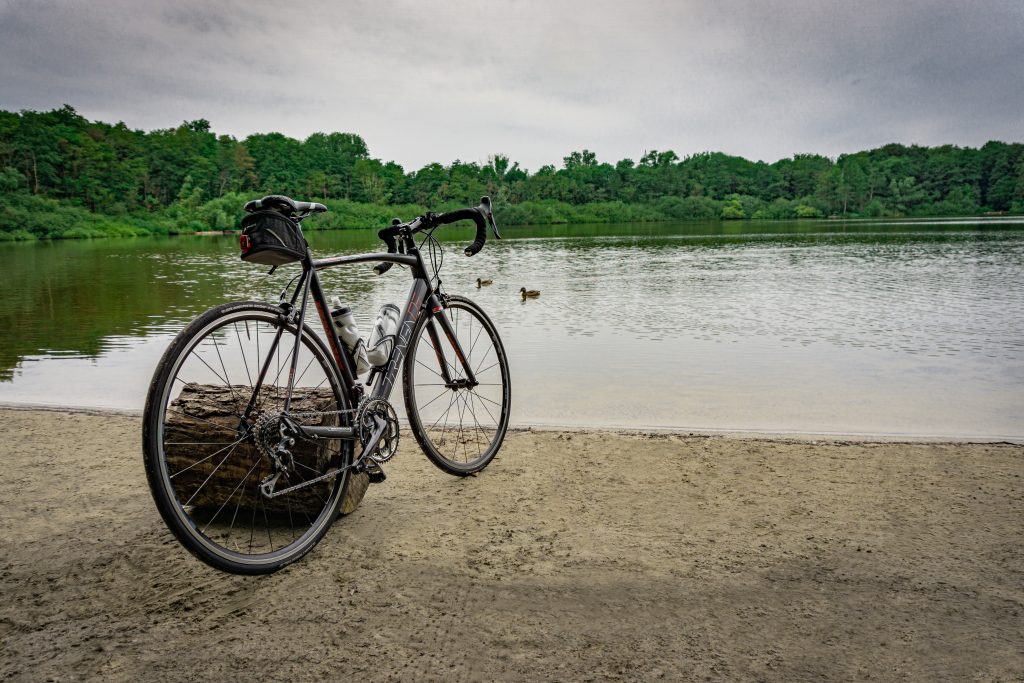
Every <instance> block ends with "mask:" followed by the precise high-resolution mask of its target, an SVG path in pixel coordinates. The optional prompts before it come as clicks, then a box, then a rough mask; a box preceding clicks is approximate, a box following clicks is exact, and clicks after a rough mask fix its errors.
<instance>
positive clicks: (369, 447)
mask: <svg viewBox="0 0 1024 683" xmlns="http://www.w3.org/2000/svg"><path fill="white" fill-rule="evenodd" d="M373 419H374V421H375V422H376V423H377V429H375V430H374V431H373V434H371V435H370V440H369V441H367V442H366V443H365V444H363V452H362V453H360V455H359V460H363V458H364V457H365V456H366V454H367V453H373V452H374V451H375V450H377V444H378V443H379V442H380V438H381V437H382V436H384V430H386V429H387V427H388V423H387V422H385V421H384V420H382V419H380V418H379V417H376V416H374V418H373Z"/></svg>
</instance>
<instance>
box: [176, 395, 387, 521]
mask: <svg viewBox="0 0 1024 683" xmlns="http://www.w3.org/2000/svg"><path fill="white" fill-rule="evenodd" d="M251 391H252V389H251V388H250V387H248V386H231V387H229V386H227V385H206V384H194V383H192V384H187V385H185V387H184V388H183V389H182V391H181V393H180V394H179V395H178V396H177V397H176V398H175V399H174V400H173V401H171V405H170V408H169V409H168V416H167V421H166V423H165V428H164V452H165V454H166V459H167V467H168V470H169V472H170V474H171V481H172V482H173V485H174V488H175V492H176V493H177V496H178V499H179V500H180V501H181V502H182V503H186V504H188V505H191V506H193V507H195V508H206V509H211V510H213V511H216V510H217V509H220V508H221V506H224V507H225V508H227V509H229V510H230V513H231V514H235V512H234V510H235V509H238V510H250V511H251V510H258V511H259V512H260V513H261V514H262V512H263V511H264V510H265V511H266V512H267V513H268V514H271V513H280V514H291V515H305V516H314V515H318V514H319V513H320V511H321V510H322V509H323V506H324V504H325V502H326V500H327V497H328V496H329V495H330V491H331V487H332V486H333V481H331V480H327V481H323V482H320V483H317V484H312V485H310V486H308V487H306V488H303V489H299V490H297V491H294V492H292V493H288V494H285V495H283V496H280V497H278V498H271V499H267V498H265V497H264V496H262V495H261V494H260V493H259V489H258V485H259V482H260V481H262V479H263V478H264V477H266V476H267V475H268V474H270V472H271V467H270V463H269V462H268V459H267V457H266V456H265V455H261V454H260V452H259V451H258V450H257V448H256V446H255V445H254V444H253V443H252V440H251V439H246V440H244V441H243V442H240V443H237V444H234V445H232V443H233V442H234V441H235V440H236V439H237V432H236V429H237V426H238V416H239V415H240V414H241V413H242V412H243V411H244V410H245V406H246V403H247V402H248V399H249V396H250V395H251ZM261 398H262V403H261V405H260V406H258V407H257V410H258V411H259V412H264V413H271V414H273V413H275V412H277V411H280V410H281V408H283V406H284V388H283V387H282V388H281V389H280V390H278V388H277V387H274V386H265V387H264V391H263V392H261ZM335 407H336V403H335V402H334V395H333V393H332V392H331V390H330V388H320V389H311V388H299V387H296V389H295V391H294V393H293V395H292V404H291V412H294V413H302V412H318V411H322V410H326V411H329V410H334V409H335ZM338 419H339V416H338V415H324V416H323V417H322V418H321V419H320V420H317V421H315V422H311V421H310V420H308V419H306V420H303V422H304V423H305V424H316V425H320V426H329V425H330V426H333V425H337V424H339V422H338ZM340 448H341V442H340V441H339V440H331V441H327V442H324V443H323V444H314V443H311V442H309V441H305V440H303V439H297V440H296V442H295V445H294V446H293V447H292V448H291V451H292V455H293V456H294V458H295V462H296V468H295V472H294V473H293V474H292V475H291V479H290V480H285V479H284V478H283V477H282V478H281V479H280V480H279V481H278V484H277V488H278V489H281V488H284V487H285V486H290V485H294V484H296V483H300V482H302V481H305V480H307V479H312V478H314V477H315V476H317V474H318V473H323V472H325V471H326V469H327V464H328V463H329V461H330V458H331V456H332V451H333V452H336V451H338V450H339V449H340ZM349 480H350V481H349V486H348V491H347V493H346V496H345V499H344V500H343V501H342V506H341V512H342V514H347V513H349V512H351V511H353V510H355V509H356V507H357V506H358V505H359V502H360V501H361V500H362V497H363V495H364V494H365V493H366V484H367V483H368V480H367V476H366V474H359V475H352V474H350V475H349ZM364 480H366V481H364Z"/></svg>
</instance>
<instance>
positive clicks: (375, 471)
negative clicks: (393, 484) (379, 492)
mask: <svg viewBox="0 0 1024 683" xmlns="http://www.w3.org/2000/svg"><path fill="white" fill-rule="evenodd" d="M366 474H367V476H368V477H369V478H370V483H371V484H379V483H381V482H382V481H384V480H385V479H387V478H388V475H386V474H384V470H382V469H381V467H380V465H378V464H376V463H371V464H369V465H367V466H366Z"/></svg>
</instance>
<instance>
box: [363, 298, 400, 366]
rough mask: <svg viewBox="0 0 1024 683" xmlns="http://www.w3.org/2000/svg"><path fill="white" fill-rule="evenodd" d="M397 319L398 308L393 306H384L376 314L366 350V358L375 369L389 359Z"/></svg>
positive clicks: (396, 329)
mask: <svg viewBox="0 0 1024 683" xmlns="http://www.w3.org/2000/svg"><path fill="white" fill-rule="evenodd" d="M399 317H400V316H399V311H398V306H396V305H394V304H384V305H383V306H381V307H380V310H379V311H378V312H377V320H376V321H375V322H374V323H373V330H372V331H371V332H370V341H369V343H368V344H367V349H366V358H367V359H368V360H369V361H370V365H372V366H373V367H375V368H379V367H381V366H382V365H384V364H385V363H387V362H388V358H390V357H391V350H392V349H393V348H395V333H396V332H398V320H399Z"/></svg>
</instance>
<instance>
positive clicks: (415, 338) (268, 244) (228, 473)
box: [142, 195, 511, 574]
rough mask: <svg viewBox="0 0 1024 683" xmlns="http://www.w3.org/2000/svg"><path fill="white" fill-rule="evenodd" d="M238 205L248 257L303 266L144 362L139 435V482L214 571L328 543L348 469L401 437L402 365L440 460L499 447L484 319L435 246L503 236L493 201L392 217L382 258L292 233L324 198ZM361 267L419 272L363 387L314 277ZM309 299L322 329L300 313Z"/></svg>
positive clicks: (495, 353) (261, 569)
mask: <svg viewBox="0 0 1024 683" xmlns="http://www.w3.org/2000/svg"><path fill="white" fill-rule="evenodd" d="M245 210H246V212H247V214H246V219H245V220H243V227H245V230H244V231H243V233H242V235H241V237H240V246H241V248H242V252H243V253H242V258H243V259H244V260H247V261H252V262H255V263H259V264H264V265H271V266H272V269H271V272H273V270H274V269H276V268H277V267H278V266H281V265H285V264H288V263H296V262H298V263H300V264H301V266H302V272H301V273H300V274H299V275H297V276H295V277H294V278H292V280H291V281H290V282H289V283H288V284H286V285H285V287H284V289H283V290H282V291H281V295H280V297H279V301H278V303H277V304H269V303H264V302H259V301H242V302H232V303H225V304H221V305H219V306H215V307H214V308H212V309H210V310H208V311H206V312H205V313H203V314H201V315H200V316H199V317H197V318H196V319H195V320H193V321H192V322H191V323H189V324H188V325H187V326H186V327H185V328H184V329H183V330H182V331H181V332H180V333H179V334H178V335H177V336H176V338H175V339H174V340H173V341H172V342H171V344H170V346H169V347H168V348H167V350H166V352H165V353H164V355H163V357H162V359H161V360H160V362H159V364H158V365H157V368H156V371H155V372H154V375H153V380H152V382H151V385H150V388H149V393H148V396H147V399H146V407H145V412H144V418H143V430H142V437H143V451H144V460H145V467H146V476H147V480H148V482H149V487H150V489H151V492H152V494H153V498H154V500H155V502H156V506H157V508H158V510H159V512H160V514H161V516H162V518H163V520H164V522H165V523H166V525H167V527H168V528H169V529H170V530H171V532H172V533H173V534H174V536H175V537H176V538H177V540H178V541H179V542H180V543H181V544H182V545H183V546H184V547H185V548H186V549H188V550H189V551H190V552H192V553H193V554H194V555H195V556H196V557H198V558H199V559H200V560H202V561H203V562H206V563H207V564H209V565H211V566H213V567H215V568H217V569H221V570H224V571H228V572H233V573H242V574H263V573H270V572H274V571H277V570H278V569H281V568H282V567H284V566H286V565H287V564H290V563H291V562H294V561H295V560H297V559H299V558H300V557H302V556H303V555H305V554H306V553H308V552H309V551H310V550H311V549H312V548H313V547H314V546H315V545H316V544H317V543H318V542H319V541H320V540H321V539H322V538H323V537H324V535H325V534H326V533H327V530H328V529H329V528H330V526H331V524H332V523H333V522H334V520H335V519H336V518H337V517H338V510H339V507H340V503H341V501H342V499H343V497H344V495H345V490H346V487H347V485H348V483H349V481H350V476H349V475H350V474H352V473H355V472H368V473H370V474H371V475H373V478H374V479H376V480H381V479H383V469H382V467H381V466H382V465H383V464H384V463H385V462H387V461H388V460H389V459H390V458H391V457H392V456H394V454H395V451H396V450H397V447H398V442H399V435H400V424H399V422H398V418H397V413H396V411H395V409H394V407H393V406H392V404H391V403H390V402H389V398H390V396H391V393H392V391H393V389H394V386H395V381H396V377H397V374H398V372H399V369H401V371H402V388H403V393H404V396H405V410H406V417H407V420H408V426H409V429H410V430H411V431H412V434H413V436H414V437H415V439H416V441H417V443H418V444H419V446H420V448H421V449H422V450H423V451H424V453H425V454H426V455H427V457H428V458H429V459H430V461H431V462H433V464H434V465H436V466H437V467H439V468H440V469H441V470H443V471H445V472H448V473H449V474H453V475H457V476H466V475H470V474H474V473H476V472H479V471H481V470H482V469H484V468H485V467H486V466H487V465H488V464H489V463H490V462H491V461H492V460H493V459H494V457H495V456H496V455H497V453H498V450H499V449H500V448H501V444H502V442H503V440H504V438H505V433H506V430H507V428H508V421H509V410H510V404H511V392H510V389H511V388H510V380H509V371H508V361H507V358H506V355H505V349H504V347H503V345H502V343H501V339H500V337H499V336H498V331H497V329H496V328H495V326H494V324H493V323H492V322H491V320H490V318H489V317H488V316H487V314H486V313H485V312H484V311H483V310H482V309H481V308H480V307H479V306H478V305H477V304H475V303H473V302H472V301H470V300H469V299H466V298H464V297H461V296H454V295H449V294H447V293H446V292H444V291H443V289H442V285H441V279H440V268H441V262H442V260H443V252H442V251H441V247H440V243H439V242H438V241H437V239H436V238H435V237H434V231H435V230H437V229H438V228H439V227H441V226H442V225H447V224H450V223H454V222H456V221H459V220H466V219H469V220H473V221H474V222H475V223H476V237H475V239H474V241H473V242H472V244H470V245H469V246H468V247H466V249H465V254H466V255H467V256H472V255H474V254H476V253H477V252H479V251H480V249H482V248H483V246H484V244H485V242H486V239H487V226H488V225H489V226H490V228H491V232H492V233H493V234H494V237H495V238H496V239H501V235H500V234H499V233H498V229H497V226H496V225H495V222H494V216H493V213H492V210H491V203H490V200H489V199H488V198H487V197H483V198H482V199H481V202H480V205H479V206H477V207H471V208H465V209H459V210H457V211H452V212H449V213H442V214H435V213H429V212H428V213H426V214H424V215H423V216H419V217H417V218H415V219H413V220H412V221H409V222H405V223H403V222H401V221H399V219H397V218H396V219H395V220H394V221H393V222H392V225H391V226H390V227H387V228H385V229H383V230H381V231H380V232H379V233H378V236H379V237H380V238H381V239H382V240H383V241H384V243H385V244H386V245H387V252H386V253H384V252H375V253H362V254H355V255H350V256H333V257H328V258H322V259H314V258H313V256H312V252H311V251H310V249H309V246H308V244H307V243H306V241H305V238H304V237H303V236H302V230H301V227H300V224H301V222H302V220H303V219H305V218H307V217H309V216H310V215H312V214H314V213H319V212H322V211H326V210H327V208H326V207H325V206H323V205H322V204H318V203H315V202H301V201H295V200H292V199H290V198H288V197H285V196H282V195H270V196H267V197H264V198H262V199H259V200H253V201H251V202H248V203H247V204H246V205H245ZM247 222H248V223H247ZM247 225H248V227H246V226H247ZM420 234H422V238H421V239H420V242H419V244H418V245H417V243H416V239H415V238H416V236H417V235H420ZM425 244H426V245H427V256H428V258H429V261H430V264H429V265H430V269H429V270H428V264H427V261H426V260H425V259H424V256H423V253H422V251H421V250H422V249H423V248H424V245H425ZM369 262H377V265H376V266H375V267H374V271H375V272H376V273H377V274H378V275H382V274H383V273H385V272H386V271H387V270H389V269H390V268H391V267H392V266H393V265H395V264H399V265H402V266H405V267H407V268H408V269H409V271H410V273H411V275H412V278H413V282H412V285H411V287H410V290H409V294H408V297H407V299H406V303H405V306H404V308H403V309H401V314H400V321H399V323H398V327H397V330H396V332H395V333H394V334H393V335H392V336H391V337H390V338H389V339H388V340H387V341H388V342H389V343H390V353H388V355H387V362H386V363H385V364H383V365H381V366H377V367H374V368H372V369H371V370H370V372H369V375H368V376H367V378H366V381H365V384H363V383H362V382H361V381H359V378H358V376H357V374H356V364H355V360H354V356H353V352H352V350H351V349H349V347H348V346H347V345H346V344H345V343H344V342H343V340H342V338H341V337H340V336H339V333H338V331H337V330H336V329H335V325H334V324H332V321H331V314H330V309H329V307H328V302H327V299H326V296H325V294H324V290H323V288H322V287H321V284H320V279H319V278H318V276H317V273H318V272H319V271H321V270H325V269H328V268H334V267H336V266H342V265H350V264H359V263H369ZM293 285H294V287H293ZM310 299H312V302H313V305H314V307H315V308H316V311H317V313H318V314H319V318H320V322H321V325H322V328H323V338H321V337H320V336H319V335H318V334H317V333H316V332H315V331H314V330H313V328H312V327H310V325H308V324H307V323H306V314H307V310H308V302H309V300H310ZM291 336H294V343H293V344H292V345H291V348H290V349H288V348H287V346H288V340H290V338H291ZM325 341H326V343H325ZM282 347H285V348H284V351H283V352H282ZM283 372H286V373H287V374H286V375H284V376H285V377H286V378H287V379H286V380H285V381H282V373H283ZM371 387H372V389H371V390H370V391H369V392H368V391H367V389H368V388H371ZM357 444H358V445H359V447H360V451H359V454H358V455H355V450H356V445H357ZM371 480H373V479H371Z"/></svg>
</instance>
